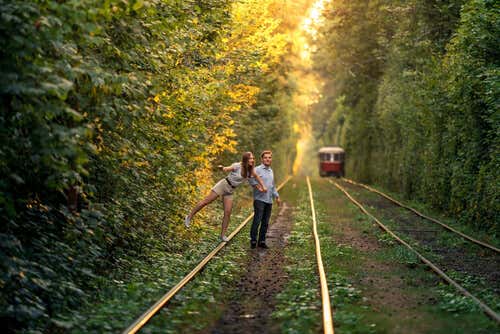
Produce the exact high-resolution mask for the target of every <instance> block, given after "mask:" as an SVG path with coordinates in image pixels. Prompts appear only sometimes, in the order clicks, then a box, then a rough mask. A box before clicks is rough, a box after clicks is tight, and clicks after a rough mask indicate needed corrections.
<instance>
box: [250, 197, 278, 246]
mask: <svg viewBox="0 0 500 334" xmlns="http://www.w3.org/2000/svg"><path fill="white" fill-rule="evenodd" d="M272 207H273V205H272V204H271V203H266V202H262V201H259V200H254V201H253V209H254V216H253V222H252V228H251V230H250V240H251V242H252V243H255V242H257V241H258V243H259V244H263V243H265V242H266V233H267V226H268V225H269V218H271V209H272ZM259 225H260V230H259Z"/></svg>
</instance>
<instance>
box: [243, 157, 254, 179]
mask: <svg viewBox="0 0 500 334" xmlns="http://www.w3.org/2000/svg"><path fill="white" fill-rule="evenodd" d="M252 155H253V153H252V152H245V153H243V156H242V157H241V176H243V177H244V178H247V177H250V175H252V169H253V166H250V165H248V160H249V159H250V156H252Z"/></svg>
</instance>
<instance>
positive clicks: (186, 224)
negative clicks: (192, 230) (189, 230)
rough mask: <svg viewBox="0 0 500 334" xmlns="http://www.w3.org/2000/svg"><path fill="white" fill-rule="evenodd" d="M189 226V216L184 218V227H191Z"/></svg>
mask: <svg viewBox="0 0 500 334" xmlns="http://www.w3.org/2000/svg"><path fill="white" fill-rule="evenodd" d="M189 224H191V218H189V215H188V216H186V218H184V226H186V227H189Z"/></svg>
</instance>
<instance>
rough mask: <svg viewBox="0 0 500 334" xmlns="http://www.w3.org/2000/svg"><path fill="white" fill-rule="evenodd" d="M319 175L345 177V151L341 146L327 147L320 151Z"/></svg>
mask: <svg viewBox="0 0 500 334" xmlns="http://www.w3.org/2000/svg"><path fill="white" fill-rule="evenodd" d="M318 155H319V175H320V176H330V175H334V176H336V177H341V176H344V175H345V171H344V161H345V151H344V149H343V148H341V147H339V146H325V147H322V148H320V149H319V151H318Z"/></svg>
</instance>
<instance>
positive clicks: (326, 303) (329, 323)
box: [123, 177, 334, 334]
mask: <svg viewBox="0 0 500 334" xmlns="http://www.w3.org/2000/svg"><path fill="white" fill-rule="evenodd" d="M290 178H291V177H288V178H287V179H286V180H285V181H284V182H283V183H282V184H280V185H279V186H278V190H279V189H281V188H282V187H283V186H285V184H286V183H287V182H288V181H289V180H290ZM307 185H308V190H309V199H310V204H311V216H312V224H313V235H314V239H315V246H316V259H317V263H318V273H319V277H320V289H321V297H322V304H323V308H322V310H323V329H324V333H326V334H334V329H333V320H332V312H331V309H330V297H329V292H328V286H327V284H326V277H325V272H324V269H323V263H322V259H321V249H320V243H319V238H318V234H317V227H316V224H317V222H316V215H315V210H314V200H313V195H312V187H311V184H310V182H309V178H307ZM252 218H253V214H251V215H250V216H248V217H247V218H246V219H245V220H244V221H243V222H242V223H241V224H240V225H239V226H238V227H237V228H236V229H235V230H234V231H233V232H232V233H231V234H230V235H229V236H228V239H229V240H231V239H232V238H233V237H234V236H235V235H237V234H238V233H239V232H240V231H241V229H243V227H244V226H245V225H246V224H247V223H248V222H249V221H250V220H251V219H252ZM226 244H227V242H221V243H219V245H217V247H216V248H215V249H214V250H212V251H211V252H210V253H209V254H208V255H207V256H206V257H205V258H204V259H203V260H202V261H201V262H200V263H199V264H198V265H197V266H196V267H195V268H194V269H193V270H192V271H191V272H190V273H189V274H187V275H186V276H185V277H184V278H183V279H182V280H181V281H179V283H177V284H176V285H175V286H174V287H173V288H172V289H171V290H170V291H168V292H167V293H166V294H165V295H163V296H162V297H161V298H160V299H159V300H158V301H157V302H156V303H154V304H153V305H152V306H151V307H150V308H149V309H148V310H147V311H146V312H144V313H143V314H142V315H141V316H140V317H138V318H137V319H136V320H135V321H134V322H133V323H132V324H131V325H130V326H129V327H127V328H126V329H125V330H124V331H123V333H124V334H132V333H137V332H138V331H139V330H140V329H141V328H142V327H144V326H145V325H146V324H147V323H148V322H149V320H150V319H151V318H152V317H153V316H154V315H155V314H156V313H157V312H158V311H159V310H161V309H162V308H163V307H164V306H165V305H166V304H167V303H168V302H169V301H170V300H171V299H172V298H173V297H174V296H175V295H176V294H177V293H178V292H179V291H180V290H181V289H182V288H183V287H184V286H185V285H186V284H187V283H188V282H189V281H191V280H192V279H194V278H195V277H196V275H197V274H198V273H199V272H200V271H201V270H202V269H203V267H205V265H207V263H208V262H209V261H210V260H211V259H212V258H213V257H214V256H215V255H216V254H217V253H218V252H219V251H220V250H221V249H222V248H224V247H225V245H226Z"/></svg>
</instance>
